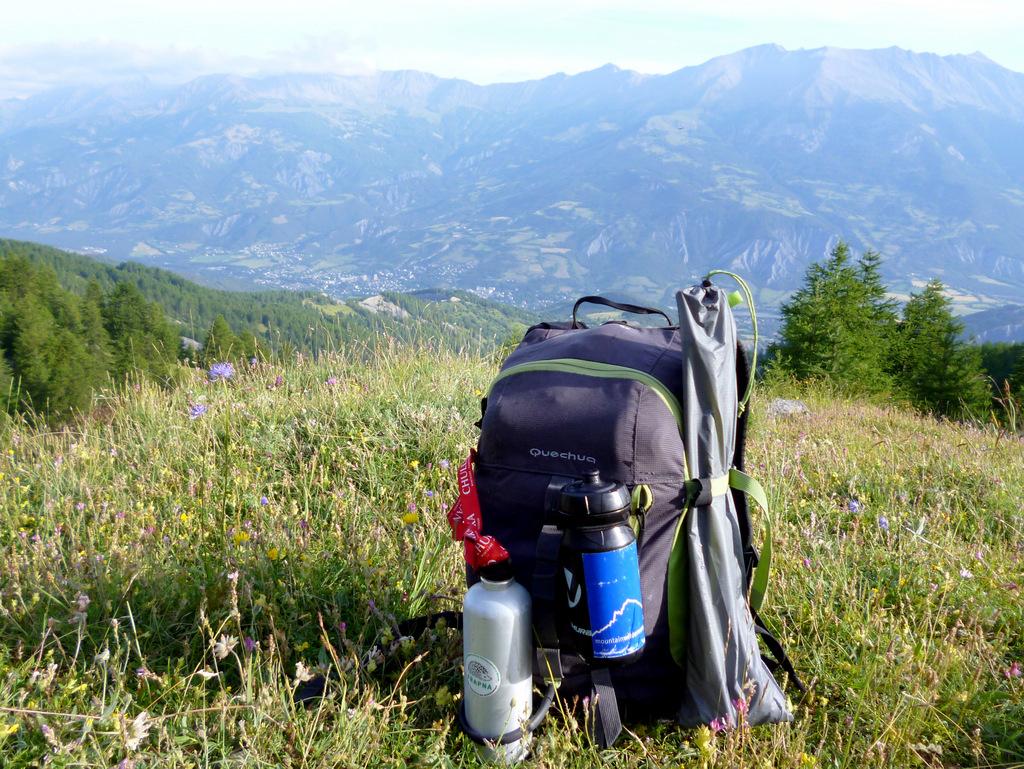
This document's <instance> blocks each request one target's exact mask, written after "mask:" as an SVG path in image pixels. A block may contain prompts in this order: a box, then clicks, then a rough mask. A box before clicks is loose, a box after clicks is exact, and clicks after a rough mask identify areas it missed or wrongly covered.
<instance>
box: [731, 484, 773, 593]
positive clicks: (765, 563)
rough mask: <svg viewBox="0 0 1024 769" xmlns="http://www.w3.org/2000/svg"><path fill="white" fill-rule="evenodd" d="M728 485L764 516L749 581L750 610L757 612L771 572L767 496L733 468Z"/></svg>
mask: <svg viewBox="0 0 1024 769" xmlns="http://www.w3.org/2000/svg"><path fill="white" fill-rule="evenodd" d="M729 485H730V486H732V487H733V488H734V489H736V490H738V491H742V492H743V493H744V494H746V495H747V496H748V497H750V498H751V499H753V500H754V501H755V502H757V504H758V505H760V507H761V512H762V513H763V516H764V520H763V521H762V523H761V529H762V531H763V533H762V535H761V538H762V540H763V543H762V545H761V555H759V556H758V558H757V568H756V569H754V578H753V579H752V580H751V581H750V608H751V609H753V610H754V611H759V610H760V609H761V604H763V603H764V597H765V593H766V591H767V590H768V575H769V573H770V572H771V570H772V518H771V511H770V510H769V509H768V496H767V495H766V494H765V493H764V489H763V488H761V484H760V483H758V482H757V481H756V480H754V479H753V478H751V477H750V476H749V475H747V474H746V473H745V472H743V471H742V470H737V469H736V468H735V467H734V468H733V469H731V470H730V471H729Z"/></svg>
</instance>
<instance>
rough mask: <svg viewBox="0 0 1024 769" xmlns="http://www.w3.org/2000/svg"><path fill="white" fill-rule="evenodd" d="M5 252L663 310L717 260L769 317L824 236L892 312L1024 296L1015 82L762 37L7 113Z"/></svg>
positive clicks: (0, 132) (1023, 172) (284, 80)
mask: <svg viewBox="0 0 1024 769" xmlns="http://www.w3.org/2000/svg"><path fill="white" fill-rule="evenodd" d="M0 235H2V236H10V237H17V238H23V239H32V240H36V241H42V242H46V243H50V244H53V245H58V246H62V247H65V248H69V249H72V250H77V251H80V252H83V253H89V254H93V255H99V256H101V257H104V258H108V259H111V260H116V261H120V260H122V259H125V258H131V259H134V260H138V261H143V262H146V263H150V264H154V265H159V266H164V267H168V268H171V269H174V270H176V271H179V272H183V273H185V274H187V275H190V276H192V277H197V278H199V279H200V280H203V281H205V282H207V283H212V284H215V285H220V286H225V287H247V288H252V287H278V288H301V289H316V290H321V291H324V292H326V293H328V294H332V295H335V296H348V295H354V294H358V293H373V292H379V291H381V290H409V289H415V288H423V287H427V286H445V287H452V288H462V289H467V290H470V291H474V292H476V293H478V294H481V295H484V296H490V297H493V298H497V299H502V300H504V301H506V302H511V303H515V304H519V305H524V306H533V307H537V306H541V305H544V304H547V303H553V302H558V303H560V304H561V303H564V302H565V301H566V300H567V299H569V298H571V297H573V296H575V295H579V294H584V293H597V292H606V293H611V294H615V295H618V296H621V297H626V298H632V299H634V300H645V301H646V302H647V303H651V304H662V305H665V304H670V303H671V296H672V292H673V291H674V289H675V288H676V287H677V286H679V285H682V284H685V283H686V282H688V281H690V280H691V279H693V278H694V277H696V276H698V275H700V274H702V273H703V272H704V271H705V270H707V269H709V268H711V267H725V268H731V269H735V270H737V271H738V272H741V273H743V274H744V275H745V276H747V277H748V278H749V279H750V280H751V281H752V283H753V284H754V286H755V287H756V289H757V293H758V296H759V299H760V300H761V302H762V304H765V305H767V307H768V312H767V313H766V314H767V316H768V317H769V320H770V318H771V315H772V311H771V309H772V308H774V307H777V306H778V303H779V302H780V301H781V300H783V299H784V298H785V297H786V296H787V295H788V294H789V293H790V292H791V291H792V290H793V289H794V288H795V287H796V286H797V285H798V284H799V282H800V278H801V276H802V275H803V272H804V270H805V269H806V267H807V265H808V264H809V263H810V262H813V261H815V260H818V259H820V258H822V257H823V256H824V255H825V254H826V253H827V252H828V251H829V250H830V248H831V247H832V246H833V245H834V244H835V242H836V241H837V239H839V238H842V239H845V240H847V241H848V242H849V243H850V244H851V245H852V247H853V248H854V250H855V251H861V250H865V249H874V250H877V251H879V252H880V253H881V254H882V255H883V257H884V259H885V262H884V268H883V274H884V276H885V278H886V280H887V282H888V284H889V285H890V286H891V287H892V290H893V292H894V294H895V295H896V296H898V297H905V296H907V295H908V294H909V293H910V292H911V291H913V290H915V289H916V288H919V287H920V286H922V285H923V284H924V282H925V281H927V280H928V279H929V278H931V277H938V278H940V279H941V280H943V281H944V282H945V283H946V284H947V286H948V287H949V288H950V291H951V293H952V295H953V297H954V300H955V302H956V306H957V309H958V311H960V312H965V313H966V312H969V311H977V310H987V309H992V308H995V307H999V306H1002V305H1007V304H1016V303H1020V302H1021V298H1022V297H1024V74H1021V73H1017V72H1013V71H1010V70H1007V69H1005V68H1003V67H1001V66H999V65H998V64H996V63H994V62H993V61H991V60H989V59H987V58H985V57H984V56H983V55H981V54H972V55H966V56H963V55H956V56H938V55H934V54H925V53H914V52H910V51H906V50H902V49H898V48H891V49H884V50H871V51H865V50H845V49H836V48H821V49H815V50H798V51H787V50H784V49H782V48H780V47H778V46H773V45H767V46H760V47H756V48H751V49H747V50H743V51H740V52H738V53H735V54H731V55H728V56H722V57H719V58H716V59H712V60H710V61H708V62H706V63H704V64H701V65H699V66H693V67H687V68H684V69H681V70H679V71H677V72H673V73H671V74H666V75H643V74H638V73H636V72H631V71H625V70H621V69H618V68H616V67H614V66H612V65H608V66H605V67H602V68H600V69H597V70H594V71H591V72H585V73H582V74H579V75H574V76H567V75H561V74H559V75H552V76H550V77H547V78H544V79H541V80H535V81H528V82H521V83H507V84H497V85H488V86H479V85H475V84H473V83H470V82H467V81H463V80H453V79H442V78H438V77H435V76H433V75H429V74H426V73H422V72H415V71H401V72H381V73H377V74H373V75H365V76H335V75H299V74H292V75H281V76H274V77H261V78H243V77H236V76H227V75H225V76H208V77H203V78H200V79H197V80H194V81H192V82H189V83H186V84H184V85H180V86H173V87H171V86H156V85H153V84H150V83H147V82H145V81H139V82H132V83H123V84H118V85H112V86H106V87H97V88H68V89H58V90H54V91H50V92H46V93H42V94H39V95H36V96H33V97H31V98H28V99H24V100H9V101H5V102H0Z"/></svg>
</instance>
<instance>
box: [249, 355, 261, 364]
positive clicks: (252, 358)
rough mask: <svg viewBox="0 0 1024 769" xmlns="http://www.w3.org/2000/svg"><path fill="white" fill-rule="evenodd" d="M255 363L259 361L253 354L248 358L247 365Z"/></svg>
mask: <svg viewBox="0 0 1024 769" xmlns="http://www.w3.org/2000/svg"><path fill="white" fill-rule="evenodd" d="M257 363H259V361H258V360H257V359H256V356H255V355H254V356H253V357H251V358H249V365H250V366H255V365H256V364H257Z"/></svg>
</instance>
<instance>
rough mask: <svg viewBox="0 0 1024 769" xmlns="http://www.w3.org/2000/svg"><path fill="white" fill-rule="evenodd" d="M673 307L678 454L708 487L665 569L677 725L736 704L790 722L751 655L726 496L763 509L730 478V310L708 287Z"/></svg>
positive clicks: (762, 576)
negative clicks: (679, 671)
mask: <svg viewBox="0 0 1024 769" xmlns="http://www.w3.org/2000/svg"><path fill="white" fill-rule="evenodd" d="M676 304H677V306H678V309H679V332H680V336H681V341H682V348H683V371H682V408H683V412H684V419H683V430H684V434H683V445H684V449H685V452H686V461H687V465H688V468H689V472H690V475H691V476H692V477H694V478H697V479H707V480H708V483H706V484H704V483H703V482H702V488H701V489H700V493H699V494H698V495H697V496H696V497H695V498H694V499H693V504H692V505H691V506H689V507H688V509H687V510H686V511H685V512H684V516H683V518H682V520H681V522H680V524H679V527H678V529H677V531H676V536H675V541H674V542H673V547H672V555H671V558H670V562H669V579H670V581H672V580H676V581H675V582H673V583H672V584H673V586H675V587H676V588H677V589H676V590H675V591H673V590H670V604H669V615H670V630H671V625H672V624H675V625H676V626H677V628H679V629H677V630H676V632H674V633H672V638H671V645H672V655H673V657H674V658H675V659H676V662H677V663H678V664H680V665H682V667H683V668H684V676H685V685H684V686H683V692H684V693H683V701H682V704H681V706H680V708H679V721H680V723H681V724H683V725H684V726H697V725H699V724H707V723H710V722H711V721H713V720H714V719H725V721H726V722H727V723H733V724H735V723H737V722H738V721H739V719H740V716H739V712H738V709H737V703H740V704H741V707H743V709H745V710H746V711H747V712H746V715H745V716H744V718H745V720H746V722H747V723H749V724H751V725H754V724H760V723H767V722H778V721H788V720H792V715H791V714H790V712H789V709H788V708H787V706H786V698H785V695H784V694H783V692H782V690H781V689H780V688H779V685H778V684H777V683H776V681H775V679H774V677H773V676H772V674H771V671H770V670H769V669H768V667H767V665H766V664H765V662H764V661H763V660H762V658H761V653H760V650H759V648H758V642H757V631H756V628H755V625H754V620H753V617H752V614H751V606H750V605H748V603H747V596H746V591H745V584H746V582H745V578H744V573H743V563H744V561H743V553H742V541H741V536H740V530H739V522H738V520H737V514H736V508H735V504H734V502H733V498H732V495H731V494H730V493H728V489H729V487H730V485H731V484H730V481H732V482H734V483H736V484H737V485H740V484H743V485H746V488H744V489H742V490H744V491H746V492H748V493H749V494H751V495H752V496H754V498H755V500H756V501H758V502H759V503H760V502H765V503H766V502H767V500H764V499H763V493H762V494H760V495H759V494H758V493H757V492H758V490H759V489H760V487H759V486H758V487H755V486H754V485H752V484H750V483H748V481H747V480H745V479H746V478H748V477H747V476H742V475H736V474H733V473H731V472H730V470H731V467H730V465H731V462H732V457H733V453H734V448H735V441H736V419H737V412H738V408H739V397H738V393H737V391H736V377H735V371H736V323H735V320H734V318H733V314H732V308H731V307H730V303H729V300H728V296H727V294H726V292H725V291H724V290H722V289H721V288H719V287H717V286H715V285H713V284H711V283H710V281H704V283H703V284H701V285H698V286H692V287H691V288H688V289H686V290H684V291H679V292H677V293H676ZM746 395H747V394H746V393H745V394H744V400H745V399H746ZM750 480H752V479H750ZM704 486H706V488H704ZM758 496H760V497H761V499H758ZM766 541H768V540H767V539H766ZM770 555H771V551H770V549H769V550H768V552H767V553H763V554H762V560H761V562H760V563H759V565H758V570H757V571H756V572H755V576H754V582H753V584H752V591H751V592H752V602H753V600H754V599H755V598H756V600H757V602H758V604H760V601H761V600H763V597H764V588H765V583H766V581H767V577H768V569H769V565H770V560H771V559H770ZM765 556H767V557H765ZM673 620H674V622H673ZM680 625H682V626H683V627H685V630H682V628H681V627H680ZM743 702H746V705H745V706H743V705H742V703H743Z"/></svg>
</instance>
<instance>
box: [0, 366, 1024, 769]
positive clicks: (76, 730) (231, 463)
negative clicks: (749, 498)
mask: <svg viewBox="0 0 1024 769" xmlns="http://www.w3.org/2000/svg"><path fill="white" fill-rule="evenodd" d="M495 368H496V366H495V362H494V361H493V360H487V359H482V358H479V357H476V356H463V355H459V354H456V353H434V352H431V353H422V352H415V351H407V350H402V349H398V348H387V347H383V348H381V349H380V350H379V351H378V352H376V353H374V354H372V355H365V354H358V353H351V354H345V353H338V354H334V355H331V356H326V357H324V358H321V359H320V360H319V361H317V362H315V363H313V362H296V363H292V364H288V365H284V366H277V365H272V364H259V365H257V366H254V367H252V368H251V369H248V370H245V371H239V372H238V373H237V374H236V376H235V377H234V379H232V380H231V381H218V382H209V381H208V379H207V377H206V375H205V372H202V371H198V370H185V371H183V372H182V383H181V384H180V385H179V386H178V387H176V388H175V389H173V390H170V391H165V390H161V389H159V388H157V387H155V386H153V385H150V384H146V383H140V384H139V385H138V387H137V388H130V389H129V390H128V391H127V392H125V393H124V394H120V395H106V396H103V397H102V398H100V399H99V402H98V403H97V408H96V411H95V413H94V414H93V415H92V416H91V417H89V418H88V419H83V420H82V421H81V422H80V423H78V424H76V425H74V426H72V427H68V428H64V429H61V430H55V431H46V430H45V429H42V428H38V427H32V426H30V425H29V424H28V423H26V422H23V421H7V422H6V423H4V424H3V426H2V435H0V510H2V511H0V547H2V551H3V563H2V566H0V765H2V766H4V767H29V766H39V765H42V764H48V765H50V766H68V767H70V766H74V767H104V768H106V767H113V766H118V767H124V768H125V769H127V768H128V767H136V768H137V769H139V768H141V767H234V766H237V767H241V766H245V767H271V766H286V767H335V766H337V767H349V766H351V767H361V766H395V767H402V766H439V767H462V766H476V765H478V759H477V757H476V754H475V751H474V750H473V747H472V746H471V744H470V743H468V742H467V741H466V740H465V738H463V737H462V736H461V735H460V734H459V733H458V731H457V729H456V728H454V726H453V724H454V713H455V709H456V707H457V698H458V696H459V692H460V688H461V672H460V667H459V663H460V660H459V656H460V652H461V639H460V638H459V636H458V634H457V633H456V632H455V631H452V630H450V629H445V628H441V629H438V630H435V631H433V632H431V633H429V634H428V635H426V636H424V637H422V638H417V639H407V638H400V637H398V635H397V628H396V622H397V621H398V620H401V619H404V618H406V617H409V616H413V615H416V614H421V613H424V612H426V611H431V610H437V609H443V608H457V607H458V605H459V602H460V600H461V595H462V566H461V553H460V549H459V548H458V547H457V546H455V545H454V544H453V543H451V542H450V540H449V537H448V531H447V525H446V521H445V518H444V511H445V508H446V506H447V504H448V503H449V502H450V501H451V500H452V499H453V495H454V493H455V492H454V479H455V478H454V472H455V466H456V465H457V463H458V462H459V461H460V460H461V459H462V458H463V457H464V456H465V454H466V453H467V450H468V449H469V447H470V446H471V445H472V444H473V443H474V441H475V436H476V430H475V428H474V427H473V426H472V423H473V422H474V421H475V420H476V419H477V418H478V416H479V403H478V401H479V397H480V394H481V392H482V391H483V390H484V389H486V386H487V384H488V382H489V380H490V379H491V377H492V376H493V374H494V371H495ZM801 395H802V396H803V397H804V398H805V400H806V402H807V403H808V405H809V408H810V411H811V413H810V415H808V416H802V417H791V418H786V419H776V418H771V417H768V416H767V414H766V411H765V404H766V402H767V400H768V395H767V394H765V393H760V394H759V398H758V400H757V401H756V402H755V406H754V412H753V419H752V430H751V436H750V443H749V457H748V468H749V469H750V470H751V471H752V472H753V473H754V474H755V475H757V476H759V477H760V478H761V480H762V481H763V482H764V484H765V485H766V488H768V489H769V491H770V496H771V498H772V502H773V504H774V510H775V537H776V540H775V553H776V568H775V571H774V575H773V580H772V583H771V585H770V589H769V598H768V603H767V606H766V612H765V616H766V619H767V620H768V621H769V623H770V624H772V625H773V626H774V627H775V629H777V630H778V631H779V632H780V633H781V635H782V637H783V639H784V642H785V643H786V645H787V648H788V650H789V651H790V653H791V655H792V657H793V660H794V663H795V664H796V666H797V668H798V669H799V670H800V671H801V672H802V674H803V675H804V677H805V679H806V680H807V681H808V682H809V683H811V685H812V692H811V694H810V695H809V696H807V697H805V698H798V699H795V701H794V703H793V704H794V708H795V711H796V720H795V722H794V723H792V724H787V725H782V726H774V727H759V728H755V729H739V730H735V731H731V732H728V733H725V734H720V735H712V734H711V733H710V732H709V731H708V730H706V729H701V730H696V731H684V730H681V729H678V728H676V727H674V726H672V725H670V724H665V723H658V724H646V725H631V732H630V733H629V734H627V735H626V736H625V737H624V739H623V740H622V741H621V742H620V744H619V745H618V746H617V747H616V748H615V749H612V750H609V751H599V750H598V749H597V748H596V747H595V746H594V745H592V744H591V743H590V741H589V740H588V738H587V737H586V732H585V730H584V729H583V728H581V726H580V725H579V724H578V723H577V720H576V718H574V717H573V716H572V715H571V714H570V712H569V711H570V709H571V705H572V704H571V703H562V704H561V706H560V707H559V708H557V709H556V710H557V711H558V712H556V713H555V714H554V715H553V716H552V717H550V718H549V719H548V721H547V723H546V725H545V726H544V727H543V729H542V731H541V734H540V735H539V737H538V739H537V745H536V748H537V749H536V756H537V758H536V759H534V765H536V766H543V767H590V766H594V765H597V764H599V763H600V764H601V765H607V766H616V767H647V766H663V765H666V766H684V765H685V766H766V767H767V766H779V767H808V766H822V767H825V766H828V767H854V766H878V767H888V766H918V765H925V766H936V767H937V766H1012V765H1024V678H1022V677H1021V676H1020V668H1021V665H1022V664H1024V600H1022V598H1024V596H1022V584H1024V563H1022V557H1024V520H1022V514H1021V500H1022V498H1024V444H1022V442H1021V441H1020V439H1019V438H1011V437H1009V436H1007V435H1005V434H1000V433H999V432H998V431H996V430H993V429H985V428H976V427H970V426H964V425H957V424H952V423H943V422H936V421H933V420H930V419H924V418H920V417H917V416H914V415H912V414H910V413H908V412H906V411H903V410H898V409H895V408H887V407H884V406H879V405H867V404H859V403H852V402H848V401H843V400H840V399H836V398H833V397H830V396H828V395H827V394H822V393H820V392H819V393H815V392H804V393H801ZM197 406H205V411H204V410H203V409H200V408H196V407H197ZM199 412H202V413H199ZM193 417H194V418H193ZM317 670H320V671H332V673H333V675H332V677H331V679H330V682H329V684H328V687H327V696H326V697H325V698H324V699H322V700H320V701H318V702H316V703H315V704H313V705H312V706H308V707H303V706H296V705H295V704H293V700H292V693H293V691H294V688H295V686H296V685H297V683H298V682H299V681H300V680H301V679H302V678H305V677H306V676H307V675H309V673H310V672H315V671H317Z"/></svg>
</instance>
